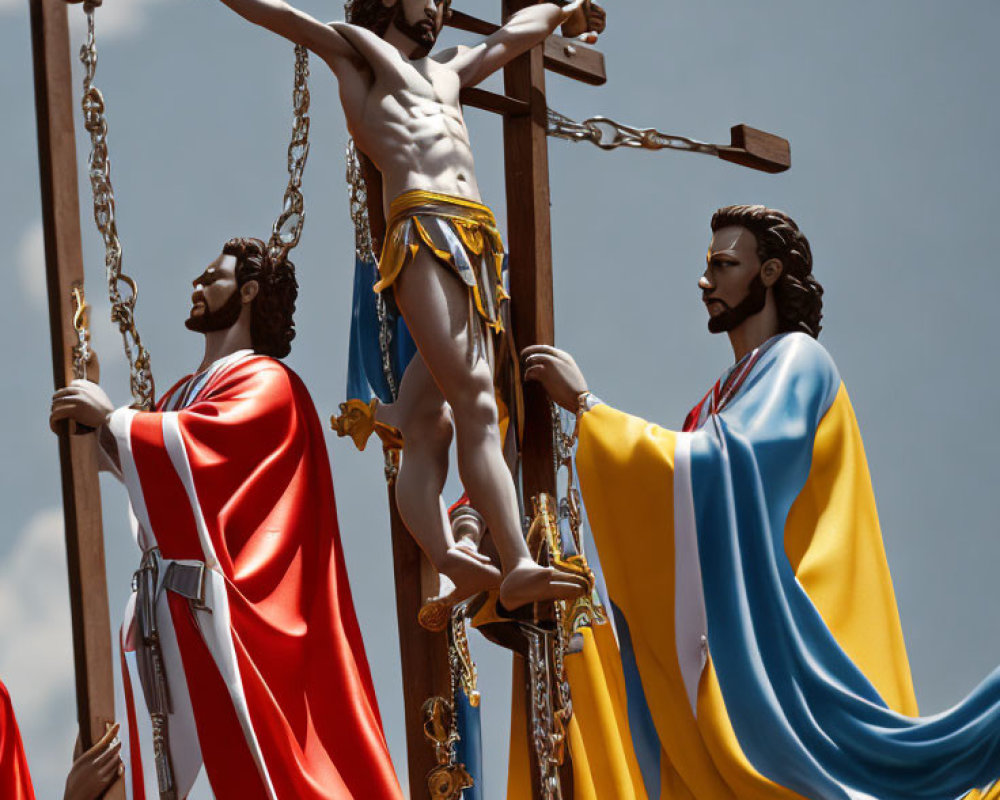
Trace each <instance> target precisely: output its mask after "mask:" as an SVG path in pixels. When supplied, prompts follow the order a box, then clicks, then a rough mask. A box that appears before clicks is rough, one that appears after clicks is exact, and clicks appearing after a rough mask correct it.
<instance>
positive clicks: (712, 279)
mask: <svg viewBox="0 0 1000 800" xmlns="http://www.w3.org/2000/svg"><path fill="white" fill-rule="evenodd" d="M760 268H761V264H760V258H759V257H758V256H757V238H756V237H755V236H754V235H753V234H752V233H751V232H750V231H748V230H747V229H746V228H743V227H740V226H731V227H728V228H720V229H719V230H718V231H716V232H715V234H714V235H713V236H712V244H711V245H710V246H709V248H708V264H707V266H706V267H705V272H704V273H703V274H702V276H701V278H699V280H698V288H699V289H701V296H702V301H703V302H704V303H705V307H706V308H707V309H708V317H709V319H708V329H709V331H711V332H712V333H723V332H725V331H731V330H733V329H735V328H738V327H739V326H740V325H741V324H742V323H743V322H744V320H746V319H747V318H748V317H752V316H753V315H754V314H757V313H759V312H760V311H761V309H763V308H764V303H765V301H766V300H767V288H766V287H765V286H764V283H763V281H762V280H761V277H760Z"/></svg>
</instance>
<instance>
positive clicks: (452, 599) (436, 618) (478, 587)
mask: <svg viewBox="0 0 1000 800" xmlns="http://www.w3.org/2000/svg"><path fill="white" fill-rule="evenodd" d="M437 569H438V571H439V572H440V573H441V574H442V575H443V576H444V577H445V578H447V583H450V584H451V586H450V587H448V586H447V583H446V587H445V591H444V592H442V593H441V594H439V595H438V596H437V597H432V598H429V599H428V600H425V601H424V604H423V605H422V606H421V607H420V611H419V612H418V614H417V621H418V622H419V623H420V625H421V626H422V627H424V628H426V629H427V630H429V631H442V630H444V629H445V627H446V626H447V625H448V620H449V619H450V617H451V610H452V608H454V607H455V606H457V605H458V604H459V603H462V602H464V601H465V600H468V599H469V598H470V597H475V596H476V595H477V594H479V593H480V592H488V591H490V590H491V589H496V588H497V587H498V586H500V583H501V575H500V570H499V569H497V568H496V567H495V566H494V565H493V562H492V561H491V560H490V558H489V556H484V555H483V554H482V553H480V552H478V551H476V550H473V549H472V548H471V547H467V546H462V545H455V546H454V547H451V548H449V549H448V551H447V553H445V555H444V558H442V559H441V562H440V563H439V564H437Z"/></svg>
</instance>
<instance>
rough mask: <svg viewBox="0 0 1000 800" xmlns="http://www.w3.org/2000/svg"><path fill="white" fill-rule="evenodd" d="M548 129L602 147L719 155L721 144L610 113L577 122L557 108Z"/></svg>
mask: <svg viewBox="0 0 1000 800" xmlns="http://www.w3.org/2000/svg"><path fill="white" fill-rule="evenodd" d="M548 121H549V125H548V133H549V136H554V137H556V138H557V139H568V140H570V141H572V142H590V143H591V144H594V145H596V146H597V147H600V148H601V149H602V150H617V149H618V148H619V147H631V148H642V149H644V150H664V149H669V150H685V151H687V152H689V153H705V154H706V155H711V156H717V155H719V148H718V145H714V144H708V143H706V142H699V141H698V140H697V139H690V138H688V137H687V136H673V135H671V134H669V133H662V132H661V131H658V130H656V129H655V128H634V127H632V126H631V125H623V124H622V123H620V122H615V121H614V120H613V119H609V118H608V117H590V118H589V119H585V120H584V121H583V122H576V121H575V120H573V119H570V118H569V117H567V116H566V115H564V114H560V113H559V112H558V111H553V110H552V109H551V108H550V109H549V114H548Z"/></svg>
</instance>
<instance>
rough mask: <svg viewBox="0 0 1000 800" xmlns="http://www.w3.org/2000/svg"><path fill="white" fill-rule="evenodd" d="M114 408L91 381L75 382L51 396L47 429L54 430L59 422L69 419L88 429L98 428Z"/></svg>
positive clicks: (99, 388) (100, 389) (102, 391)
mask: <svg viewBox="0 0 1000 800" xmlns="http://www.w3.org/2000/svg"><path fill="white" fill-rule="evenodd" d="M114 410H115V407H114V406H113V405H112V404H111V399H110V398H109V397H108V396H107V395H106V394H105V393H104V390H103V389H102V388H101V387H100V386H98V385H97V384H96V383H94V382H93V381H85V380H75V381H73V382H72V383H70V385H69V386H67V387H66V388H65V389H60V390H59V391H58V392H56V393H55V394H54V395H52V409H51V412H50V414H49V427H50V428H52V430H53V431H55V430H56V423H58V422H59V421H60V420H64V419H71V420H74V421H76V422H78V423H80V424H81V425H86V426H87V427H88V428H99V427H101V426H102V425H103V424H104V423H105V422H107V419H108V417H109V416H111V412H112V411H114Z"/></svg>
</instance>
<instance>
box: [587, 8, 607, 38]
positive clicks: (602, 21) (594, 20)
mask: <svg viewBox="0 0 1000 800" xmlns="http://www.w3.org/2000/svg"><path fill="white" fill-rule="evenodd" d="M607 27H608V14H607V12H606V11H605V10H604V9H603V8H601V6H599V5H597V3H591V4H590V5H589V6H588V7H587V30H588V31H590V32H591V33H596V34H602V33H604V29H605V28H607Z"/></svg>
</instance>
